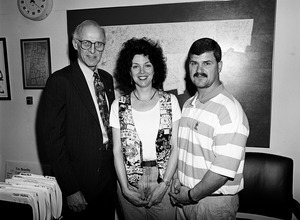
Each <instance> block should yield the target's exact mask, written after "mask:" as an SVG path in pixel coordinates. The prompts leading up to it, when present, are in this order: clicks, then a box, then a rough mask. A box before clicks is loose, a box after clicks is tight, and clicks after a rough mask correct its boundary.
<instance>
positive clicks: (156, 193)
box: [146, 182, 168, 208]
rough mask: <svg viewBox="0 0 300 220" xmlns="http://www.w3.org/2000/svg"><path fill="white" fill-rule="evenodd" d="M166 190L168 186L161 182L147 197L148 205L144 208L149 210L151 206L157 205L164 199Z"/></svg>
mask: <svg viewBox="0 0 300 220" xmlns="http://www.w3.org/2000/svg"><path fill="white" fill-rule="evenodd" d="M167 189H168V186H167V185H166V183H165V182H161V183H160V184H158V185H157V186H156V187H155V188H154V189H153V190H152V192H151V194H150V195H149V199H148V201H149V203H148V204H147V205H146V207H147V208H150V207H151V206H154V205H157V204H159V203H160V202H161V201H162V199H163V198H164V195H165V193H166V191H167Z"/></svg>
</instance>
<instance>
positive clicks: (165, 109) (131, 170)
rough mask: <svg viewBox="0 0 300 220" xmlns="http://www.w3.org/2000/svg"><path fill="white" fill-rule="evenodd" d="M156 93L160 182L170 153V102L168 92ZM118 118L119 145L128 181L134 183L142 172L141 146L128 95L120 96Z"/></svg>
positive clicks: (157, 153)
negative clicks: (157, 102)
mask: <svg viewBox="0 0 300 220" xmlns="http://www.w3.org/2000/svg"><path fill="white" fill-rule="evenodd" d="M158 94H159V102H160V123H159V130H158V134H157V138H156V156H157V160H156V162H157V166H158V171H159V172H158V179H157V181H158V182H161V181H162V179H163V175H164V173H165V170H166V168H167V163H168V160H169V157H170V153H171V137H172V103H171V95H170V94H168V93H166V92H163V91H159V93H158ZM119 120H120V134H121V147H122V152H123V158H124V164H125V168H126V173H127V177H128V181H129V183H130V184H131V185H136V184H137V182H138V181H139V179H140V178H141V176H142V175H143V172H144V169H143V167H142V166H141V162H142V161H143V154H142V152H143V151H142V147H143V146H142V142H141V140H140V139H139V137H138V134H137V131H136V128H135V125H134V122H133V117H132V106H131V100H130V95H126V96H121V97H120V99H119Z"/></svg>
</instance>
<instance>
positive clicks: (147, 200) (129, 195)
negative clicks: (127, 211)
mask: <svg viewBox="0 0 300 220" xmlns="http://www.w3.org/2000/svg"><path fill="white" fill-rule="evenodd" d="M167 189H168V187H167V186H166V184H165V183H163V182H162V183H160V184H158V185H157V186H156V187H155V188H154V189H153V190H152V192H151V193H150V194H149V195H148V196H147V197H146V196H145V195H142V194H141V193H140V191H139V190H138V189H137V188H136V187H134V186H132V185H130V184H128V187H127V189H125V190H123V195H124V196H125V197H126V199H127V200H128V201H129V202H131V203H132V204H133V205H135V206H137V207H143V206H144V207H146V208H150V207H151V206H155V205H157V204H159V203H160V202H161V201H162V199H163V197H164V195H165V193H166V191H167Z"/></svg>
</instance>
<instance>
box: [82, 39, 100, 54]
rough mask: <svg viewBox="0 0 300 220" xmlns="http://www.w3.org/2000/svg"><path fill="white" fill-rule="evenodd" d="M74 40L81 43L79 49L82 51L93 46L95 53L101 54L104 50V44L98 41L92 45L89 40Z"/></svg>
mask: <svg viewBox="0 0 300 220" xmlns="http://www.w3.org/2000/svg"><path fill="white" fill-rule="evenodd" d="M76 40H78V41H79V42H80V43H81V48H82V49H84V50H88V49H90V48H91V47H92V45H93V44H94V46H95V49H96V50H97V51H99V52H102V51H103V50H104V46H105V43H102V42H100V41H96V42H94V43H92V42H91V41H89V40H79V39H77V38H76Z"/></svg>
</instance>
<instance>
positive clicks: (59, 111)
mask: <svg viewBox="0 0 300 220" xmlns="http://www.w3.org/2000/svg"><path fill="white" fill-rule="evenodd" d="M105 40H106V38H105V31H104V29H103V28H102V27H100V26H99V24H97V23H96V22H95V21H91V20H86V21H84V22H82V23H81V24H79V25H78V26H77V27H76V29H75V31H74V33H73V39H72V44H73V47H74V49H75V50H76V51H77V60H76V61H75V62H73V63H71V64H70V65H69V66H66V67H65V68H63V69H61V70H58V71H56V72H54V73H53V74H51V76H50V77H49V78H48V80H47V84H46V87H45V89H44V93H43V95H42V98H41V102H40V108H39V114H38V121H37V122H38V123H39V127H38V132H40V134H41V140H42V145H43V147H44V149H45V151H46V154H47V156H48V158H49V161H50V165H51V170H52V171H53V175H54V176H55V177H56V179H57V181H58V184H59V186H60V188H61V190H62V193H63V198H64V201H63V202H64V203H63V213H62V215H63V218H64V219H72V220H74V219H93V218H94V216H99V215H100V216H99V219H101V216H102V217H103V216H108V217H106V219H114V216H115V198H116V196H115V195H116V188H115V187H116V177H115V173H114V166H113V153H112V139H111V131H110V128H109V127H108V121H107V118H108V115H109V108H110V105H111V103H112V102H113V100H114V99H115V95H114V88H113V78H112V76H111V75H110V74H109V73H107V72H106V71H104V70H101V69H99V68H97V66H98V64H99V62H100V60H101V57H102V53H103V50H104V47H105Z"/></svg>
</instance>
